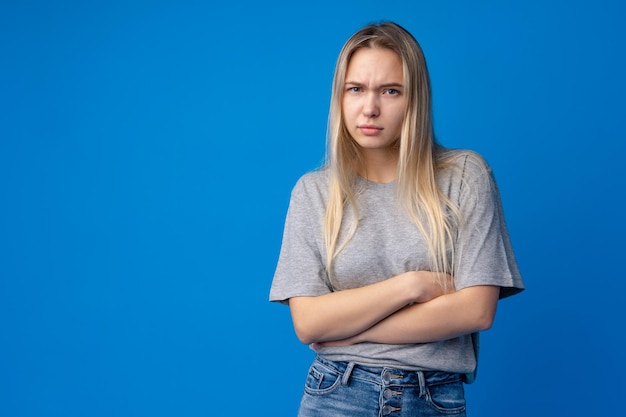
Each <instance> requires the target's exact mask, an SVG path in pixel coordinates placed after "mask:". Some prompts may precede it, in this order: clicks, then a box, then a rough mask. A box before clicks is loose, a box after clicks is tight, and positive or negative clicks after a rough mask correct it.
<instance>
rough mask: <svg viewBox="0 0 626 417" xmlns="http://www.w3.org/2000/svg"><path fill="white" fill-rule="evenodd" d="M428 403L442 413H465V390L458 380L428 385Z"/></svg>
mask: <svg viewBox="0 0 626 417" xmlns="http://www.w3.org/2000/svg"><path fill="white" fill-rule="evenodd" d="M427 389H428V403H429V405H430V406H431V407H432V408H434V409H435V410H437V411H438V412H439V413H441V414H442V415H454V414H457V415H459V414H461V415H465V407H466V403H465V390H464V388H463V382H461V381H460V380H457V381H450V382H444V383H438V384H434V385H429V386H428V388H427Z"/></svg>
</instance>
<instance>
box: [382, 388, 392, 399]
mask: <svg viewBox="0 0 626 417" xmlns="http://www.w3.org/2000/svg"><path fill="white" fill-rule="evenodd" d="M383 397H385V398H390V397H393V392H392V391H391V390H390V389H389V388H387V389H386V390H384V391H383Z"/></svg>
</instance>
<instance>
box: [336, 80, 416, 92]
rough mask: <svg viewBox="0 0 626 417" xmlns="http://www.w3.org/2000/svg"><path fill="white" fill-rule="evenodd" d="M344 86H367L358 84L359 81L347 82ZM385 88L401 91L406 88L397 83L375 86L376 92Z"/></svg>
mask: <svg viewBox="0 0 626 417" xmlns="http://www.w3.org/2000/svg"><path fill="white" fill-rule="evenodd" d="M344 84H345V85H353V86H356V87H363V86H365V84H363V83H360V82H357V81H346V82H345V83H344ZM383 88H395V89H397V90H400V89H403V88H404V86H403V85H402V84H397V83H389V84H381V85H378V86H375V87H374V90H380V89H383Z"/></svg>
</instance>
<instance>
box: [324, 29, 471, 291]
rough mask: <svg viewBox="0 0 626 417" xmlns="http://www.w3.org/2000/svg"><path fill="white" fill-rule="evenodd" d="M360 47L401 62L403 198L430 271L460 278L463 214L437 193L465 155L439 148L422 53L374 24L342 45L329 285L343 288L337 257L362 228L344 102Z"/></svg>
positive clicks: (330, 155)
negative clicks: (457, 240)
mask: <svg viewBox="0 0 626 417" xmlns="http://www.w3.org/2000/svg"><path fill="white" fill-rule="evenodd" d="M361 48H384V49H389V50H391V51H393V52H395V53H397V54H398V56H399V57H400V58H401V60H402V69H403V78H404V79H403V84H404V86H405V94H406V100H407V106H406V110H405V116H404V121H403V125H402V132H401V135H400V138H399V140H398V141H397V149H398V156H399V160H398V166H397V174H396V184H395V187H396V188H395V189H396V194H397V199H398V201H399V203H400V205H401V206H402V207H403V208H404V209H405V211H406V213H407V214H408V216H409V218H410V219H411V220H412V222H413V223H415V225H416V226H417V229H418V230H419V231H420V232H421V234H422V235H423V236H424V237H425V240H426V242H427V244H428V251H429V254H430V265H431V270H432V271H434V272H442V273H448V274H451V275H453V272H454V271H453V269H454V268H453V262H452V259H450V258H454V247H453V245H452V243H453V242H454V237H455V230H456V226H458V223H459V221H460V217H461V216H460V212H459V209H458V207H457V206H456V205H455V204H454V203H453V202H451V201H450V200H449V199H448V198H447V197H446V196H445V195H444V194H443V193H442V192H441V191H440V190H439V188H438V187H437V184H436V172H437V171H438V170H439V169H442V168H443V167H445V166H450V165H451V164H452V161H453V159H455V158H456V157H457V156H458V155H459V154H458V153H451V152H446V151H444V150H443V148H441V147H439V146H438V145H437V144H436V141H435V136H434V132H433V125H432V110H431V92H430V79H429V76H428V69H427V67H426V61H425V59H424V54H423V52H422V49H421V47H420V46H419V44H418V42H417V41H416V40H415V38H414V37H413V36H412V35H411V34H410V33H409V32H408V31H407V30H406V29H404V28H403V27H401V26H400V25H398V24H395V23H392V22H383V23H380V24H371V25H368V26H366V27H364V28H362V29H361V30H359V31H358V32H356V33H355V34H354V35H352V36H351V37H350V39H348V41H347V42H346V43H345V45H344V46H343V48H342V50H341V52H340V54H339V57H338V59H337V64H336V67H335V74H334V79H333V87H332V96H331V103H330V112H329V122H328V138H327V139H328V144H327V145H328V148H327V155H326V169H327V170H328V173H329V194H328V204H327V207H326V215H325V224H324V240H325V243H326V259H327V263H326V265H327V273H328V276H329V279H330V283H331V285H332V286H333V287H335V288H337V285H336V282H334V281H335V280H334V278H333V275H334V274H333V263H334V260H335V257H336V256H337V254H338V253H339V252H341V250H342V249H343V247H344V246H345V245H346V243H347V242H348V241H349V240H350V239H351V237H352V236H353V235H354V232H355V231H356V228H357V226H358V218H359V215H358V214H359V213H358V207H357V204H356V190H355V183H356V176H357V172H358V171H359V169H361V168H363V166H362V163H363V161H362V158H361V155H360V152H359V148H358V145H357V144H356V142H355V141H354V140H353V139H352V138H351V136H350V134H349V133H348V130H347V128H346V126H345V124H344V121H343V115H342V106H341V102H342V98H343V91H344V83H345V75H346V71H347V68H348V64H349V62H350V59H351V58H352V56H353V55H354V53H355V52H356V51H357V50H359V49H361ZM347 207H350V208H351V210H352V211H353V213H354V217H353V221H352V222H351V224H350V225H349V227H348V229H347V233H346V235H345V236H342V237H341V242H340V234H341V233H340V232H341V229H342V220H343V218H344V210H345V209H346V208H347ZM442 284H445V281H442Z"/></svg>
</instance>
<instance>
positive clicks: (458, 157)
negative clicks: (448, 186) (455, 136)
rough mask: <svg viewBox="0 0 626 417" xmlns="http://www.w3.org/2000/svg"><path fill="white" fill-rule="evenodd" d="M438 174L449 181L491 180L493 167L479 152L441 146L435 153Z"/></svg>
mask: <svg viewBox="0 0 626 417" xmlns="http://www.w3.org/2000/svg"><path fill="white" fill-rule="evenodd" d="M435 161H436V171H437V175H438V176H440V177H442V178H447V179H448V180H449V181H455V182H456V181H461V182H487V183H488V182H491V180H492V172H491V167H490V166H489V164H488V163H487V161H486V160H485V158H483V156H482V155H480V154H479V153H478V152H475V151H472V150H467V149H446V148H440V149H439V150H438V151H437V152H436V154H435Z"/></svg>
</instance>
